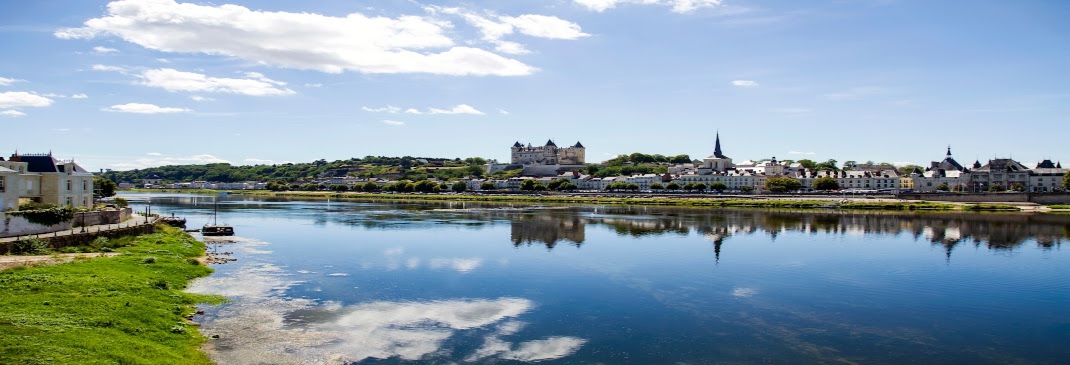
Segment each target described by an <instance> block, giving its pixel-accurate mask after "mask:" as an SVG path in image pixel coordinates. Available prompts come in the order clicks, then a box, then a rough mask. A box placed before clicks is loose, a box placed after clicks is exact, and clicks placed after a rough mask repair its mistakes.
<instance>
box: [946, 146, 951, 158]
mask: <svg viewBox="0 0 1070 365" xmlns="http://www.w3.org/2000/svg"><path fill="white" fill-rule="evenodd" d="M947 157H951V145H947Z"/></svg>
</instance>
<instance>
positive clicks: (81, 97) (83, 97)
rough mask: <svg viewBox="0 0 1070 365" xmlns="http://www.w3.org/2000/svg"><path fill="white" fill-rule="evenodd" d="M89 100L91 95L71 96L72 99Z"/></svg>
mask: <svg viewBox="0 0 1070 365" xmlns="http://www.w3.org/2000/svg"><path fill="white" fill-rule="evenodd" d="M87 98H89V95H86V94H74V95H71V99H87Z"/></svg>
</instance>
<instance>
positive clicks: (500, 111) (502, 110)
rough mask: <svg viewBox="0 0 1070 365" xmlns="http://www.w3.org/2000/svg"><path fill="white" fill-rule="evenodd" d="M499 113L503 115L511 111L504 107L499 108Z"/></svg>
mask: <svg viewBox="0 0 1070 365" xmlns="http://www.w3.org/2000/svg"><path fill="white" fill-rule="evenodd" d="M498 114H501V115H509V112H508V111H506V110H504V109H498Z"/></svg>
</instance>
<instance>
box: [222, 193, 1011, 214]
mask: <svg viewBox="0 0 1070 365" xmlns="http://www.w3.org/2000/svg"><path fill="white" fill-rule="evenodd" d="M231 193H234V194H241V195H254V196H278V197H294V198H320V199H327V198H330V199H347V200H365V201H367V200H417V201H486V202H514V203H571V204H620V205H659V206H694V207H748V208H795V209H799V208H802V209H818V208H839V209H864V210H944V211H950V210H1003V209H1004V208H1005V207H1010V208H1014V207H1011V206H1002V205H998V204H989V205H984V206H982V207H980V208H970V206H968V205H959V204H949V203H937V202H922V201H891V202H888V201H880V202H879V201H866V202H859V201H854V202H847V203H837V201H836V200H821V199H790V198H782V199H778V198H734V197H709V198H706V197H703V198H688V197H653V196H651V197H623V196H621V197H616V196H584V195H475V194H472V195H456V194H450V195H442V194H371V193H352V192H348V193H339V192H328V191H287V192H271V191H263V190H244V191H232V192H231ZM989 206H991V207H989ZM996 207H998V208H999V209H988V208H996ZM1014 209H1017V208H1014Z"/></svg>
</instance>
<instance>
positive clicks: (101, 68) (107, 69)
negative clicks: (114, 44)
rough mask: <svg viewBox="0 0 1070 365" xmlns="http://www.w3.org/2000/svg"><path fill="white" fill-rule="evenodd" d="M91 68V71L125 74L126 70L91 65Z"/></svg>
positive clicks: (116, 67) (117, 67)
mask: <svg viewBox="0 0 1070 365" xmlns="http://www.w3.org/2000/svg"><path fill="white" fill-rule="evenodd" d="M92 68H93V71H112V72H119V73H126V69H125V68H122V67H119V66H108V65H93V67H92Z"/></svg>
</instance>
